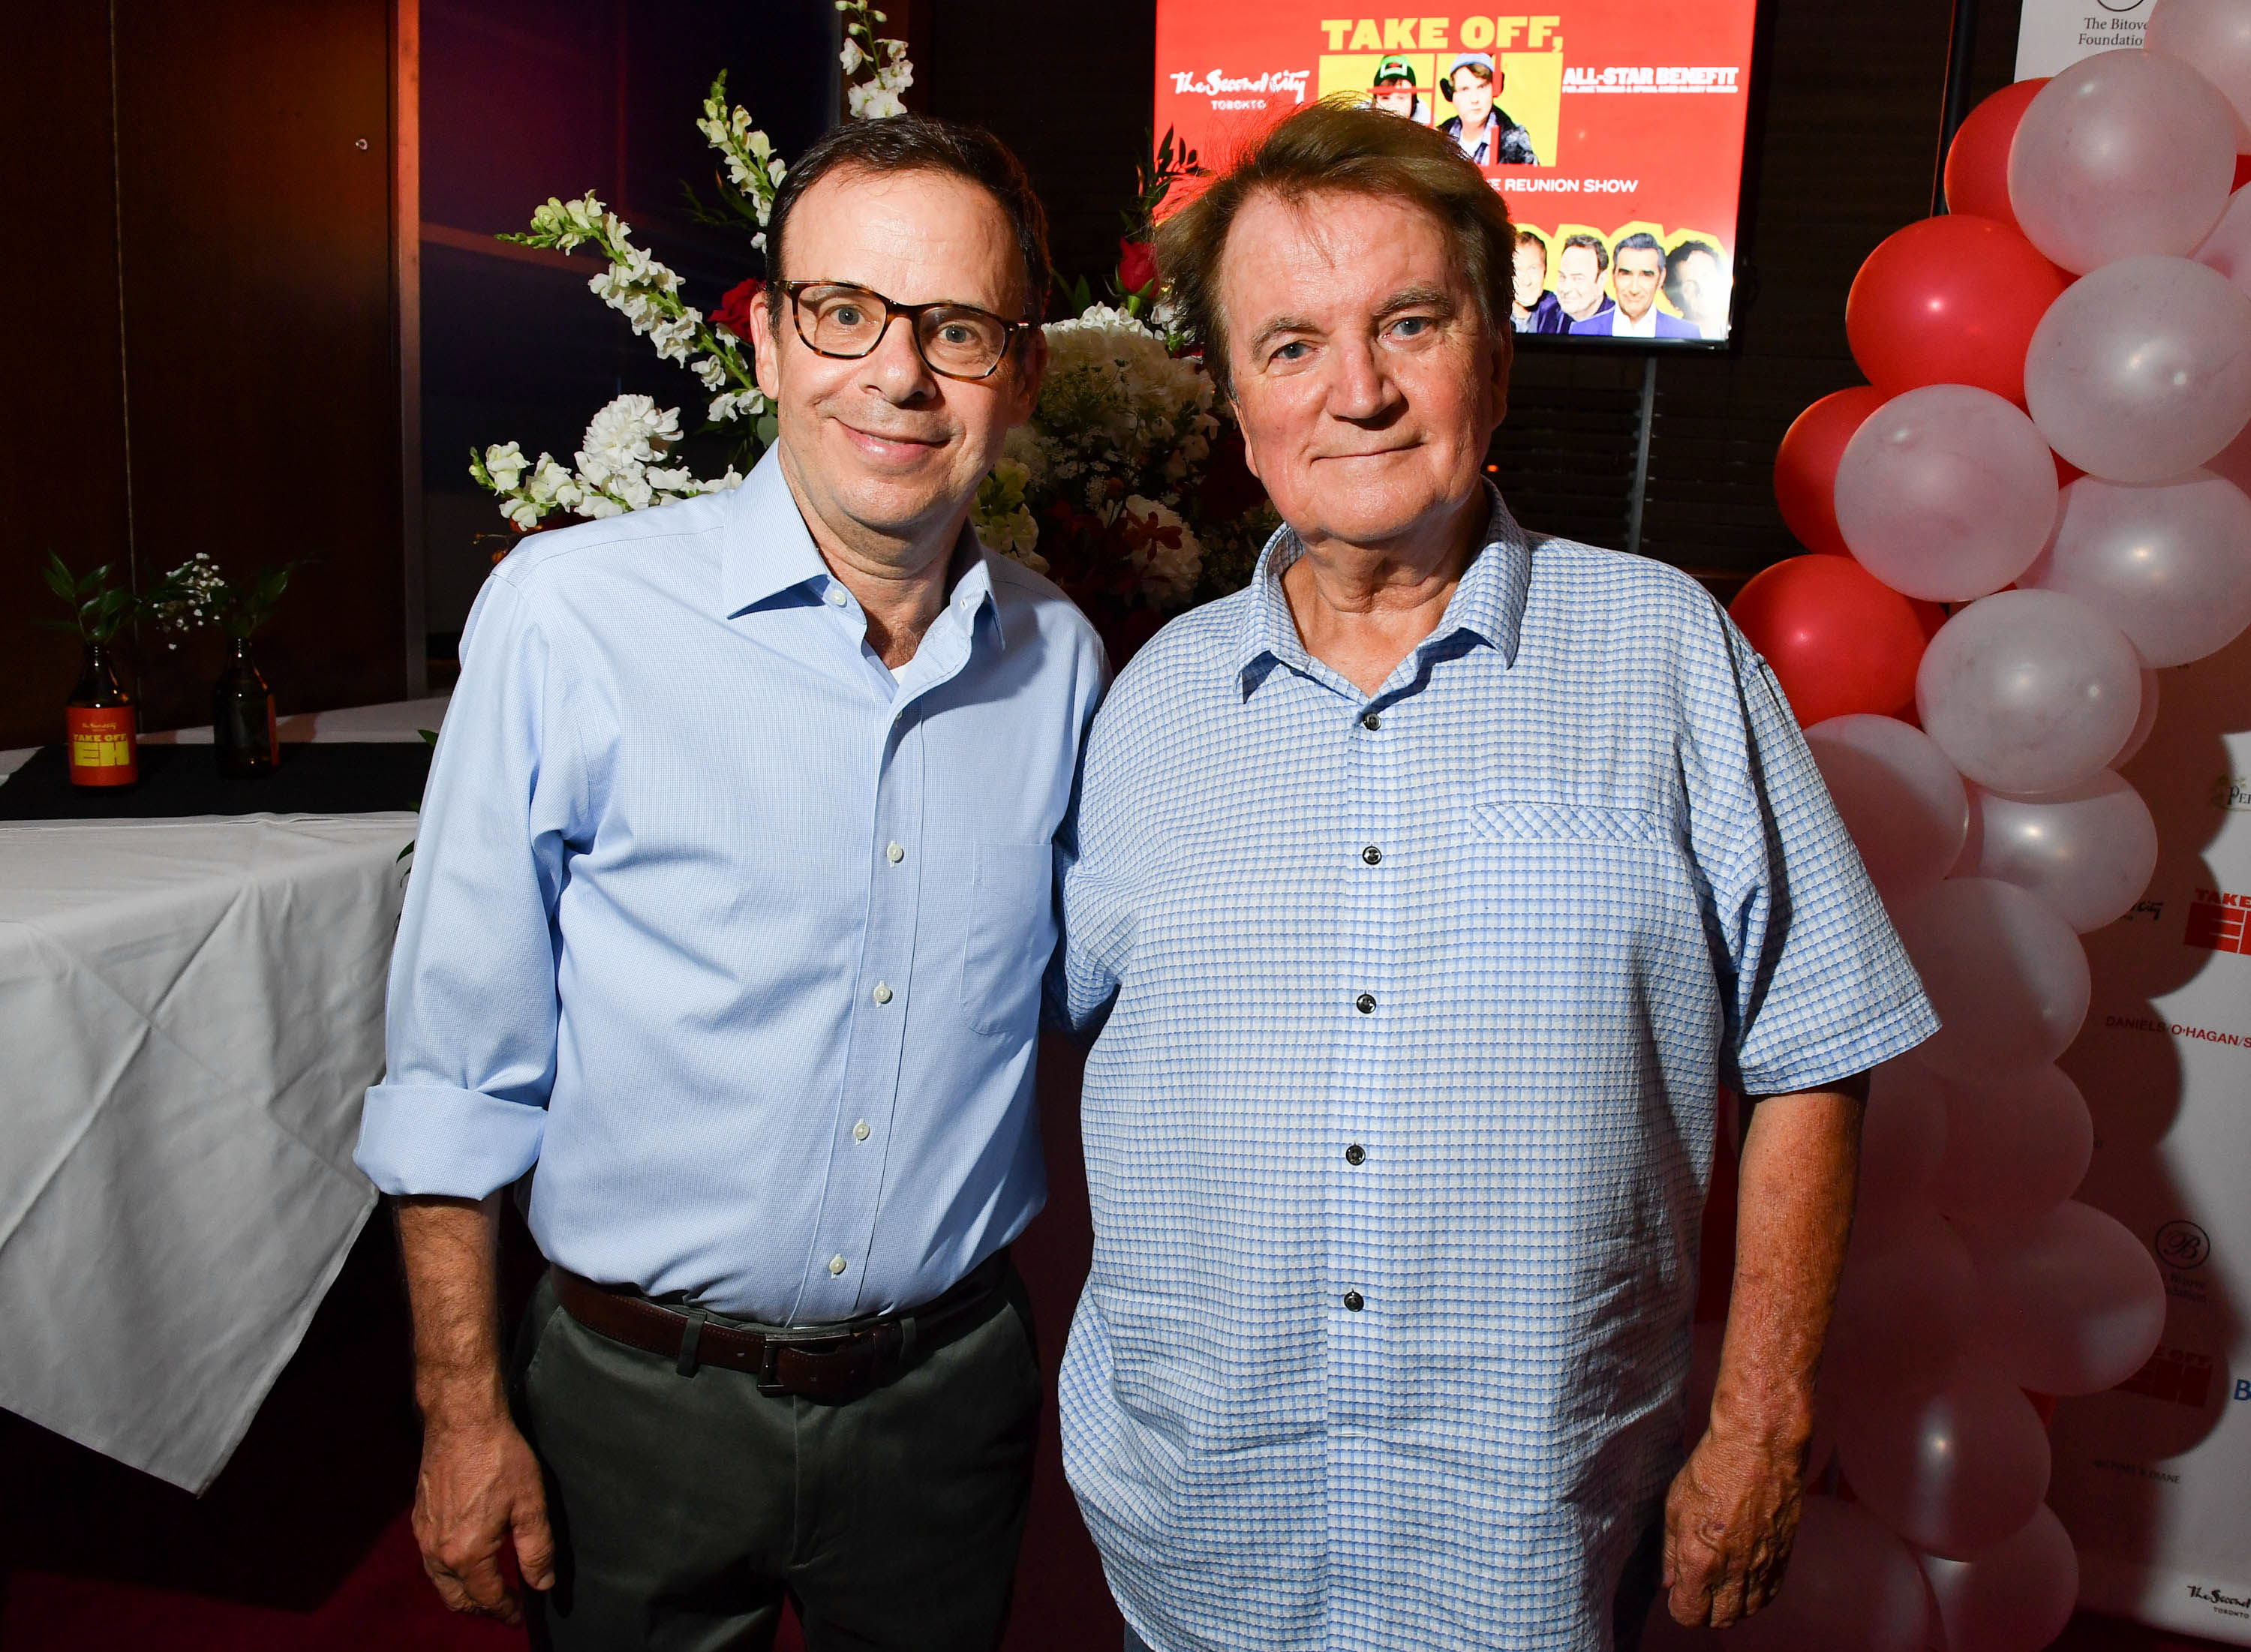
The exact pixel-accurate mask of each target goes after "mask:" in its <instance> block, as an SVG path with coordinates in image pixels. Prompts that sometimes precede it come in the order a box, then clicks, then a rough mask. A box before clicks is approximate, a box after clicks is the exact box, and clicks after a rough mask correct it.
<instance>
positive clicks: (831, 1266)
mask: <svg viewBox="0 0 2251 1652" xmlns="http://www.w3.org/2000/svg"><path fill="white" fill-rule="evenodd" d="M828 1271H829V1272H830V1273H832V1274H841V1273H842V1272H843V1271H844V1259H843V1258H842V1256H831V1257H830V1258H829V1259H828Z"/></svg>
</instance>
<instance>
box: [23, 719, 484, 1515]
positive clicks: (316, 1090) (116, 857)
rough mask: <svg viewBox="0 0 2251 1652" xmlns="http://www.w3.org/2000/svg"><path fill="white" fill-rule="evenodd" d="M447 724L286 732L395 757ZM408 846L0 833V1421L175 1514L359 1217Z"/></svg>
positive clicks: (348, 825)
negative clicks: (167, 1490) (105, 1461)
mask: <svg viewBox="0 0 2251 1652" xmlns="http://www.w3.org/2000/svg"><path fill="white" fill-rule="evenodd" d="M443 707H444V702H442V701H437V702H419V703H416V702H410V703H408V704H405V705H402V706H394V707H384V708H362V709H360V710H357V711H355V712H352V713H349V714H334V713H331V714H322V715H321V716H320V717H318V718H311V719H304V720H298V719H292V720H290V723H292V724H294V725H295V726H294V728H291V727H290V726H289V724H285V730H287V734H289V735H294V737H296V738H300V739H306V738H309V739H315V740H322V739H325V740H336V739H343V740H350V741H366V740H371V739H385V738H390V739H399V740H410V741H411V740H415V739H417V738H419V736H418V735H417V734H416V733H415V730H416V729H418V728H429V727H433V726H434V725H435V723H436V722H437V720H438V716H439V715H442V712H443ZM204 737H205V738H206V739H207V738H208V734H207V733H206V734H205V736H204ZM160 738H161V737H160ZM178 738H179V739H181V740H182V741H183V742H190V741H192V739H193V735H192V733H189V734H186V735H183V736H178ZM8 755H13V754H8ZM0 764H4V768H0V772H5V771H12V769H13V768H14V767H15V766H17V765H16V764H12V763H4V758H0ZM414 830H415V817H414V816H413V814H412V813H411V812H383V813H371V814H357V815H341V814H339V815H304V814H300V815H276V814H260V815H246V816H240V817H235V818H218V817H204V818H197V819H145V820H102V821H38V822H21V823H15V824H9V825H4V826H0V1052H4V1054H0V1324H4V1325H5V1326H6V1327H7V1328H8V1329H7V1331H6V1333H5V1334H4V1335H0V1408H4V1409H6V1410H9V1411H13V1412H16V1413H17V1414H20V1415H22V1416H24V1417H26V1418H29V1419H30V1420H32V1421H34V1422H37V1423H38V1424H40V1425H41V1426H42V1427H47V1428H50V1429H52V1430H54V1431H55V1432H57V1433H59V1434H64V1435H66V1436H67V1437H69V1438H70V1439H73V1440H74V1441H79V1442H80V1444H83V1445H86V1446H88V1447H90V1448H93V1449H94V1450H97V1451H100V1452H102V1453H104V1454H106V1455H109V1456H113V1457H115V1458H118V1459H119V1460H121V1461H122V1462H128V1463H130V1464H132V1465H133V1466H134V1467H135V1468H137V1469H143V1470H145V1471H146V1472H148V1473H149V1474H153V1475H156V1476H160V1477H162V1478H163V1479H165V1480H168V1481H170V1482H172V1483H175V1484H177V1485H180V1486H183V1487H185V1488H186V1489H188V1490H192V1491H200V1490H203V1489H204V1487H206V1486H208V1485H209V1484H210V1483H211V1481H212V1479H214V1478H215V1477H216V1476H218V1471H219V1470H220V1469H222V1468H223V1467H224V1466H225V1462H226V1460H227V1457H228V1455H230V1454H231V1453H232V1450H233V1448H234V1447H235V1446H236V1444H237V1443H238V1442H239V1441H240V1440H241V1437H242V1435H243V1433H244V1432H245V1430H246V1429H247V1428H248V1427H249V1425H250V1420H251V1419H252V1417H253V1415H254V1414H256V1412H257V1409H258V1407H259V1405H260V1402H261V1401H262V1400H264V1398H265V1396H266V1393H267V1389H268V1388H269V1387H270V1386H272V1384H273V1381H274V1378H275V1377H276V1376H277V1375H278V1374H279V1372H281V1367H282V1366H283V1365H285V1364H286V1363H287V1361H288V1358H289V1357H290V1355H291V1354H292V1353H293V1352H294V1351H295V1349H296V1347H297V1344H298V1343H299V1341H300V1340H301V1338H302V1337H303V1334H304V1331H305V1327H306V1325H307V1324H308V1323H309V1321H310V1320H311V1318H312V1315H313V1312H314V1310H315V1308H316V1307H317V1306H318V1305H319V1303H320V1301H321V1298H322V1296H323V1294H324V1293H325V1292H326V1290H327V1289H328V1287H329V1282H331V1281H332V1280H333V1279H334V1277H335V1276H336V1270H337V1269H338V1268H340V1267H342V1265H343V1261H344V1257H345V1255H346V1254H347V1253H348V1252H349V1250H350V1247H351V1243H352V1241H353V1240H354V1238H355V1237H357V1234H358V1233H359V1230H360V1228H361V1227H362V1225H363V1224H364V1222H365V1221H366V1220H367V1217H368V1213H369V1212H370V1211H371V1209H372V1208H373V1207H374V1204H375V1192H374V1189H373V1188H372V1187H371V1186H370V1185H369V1184H368V1182H367V1180H366V1179H365V1178H364V1177H363V1176H361V1175H360V1174H359V1172H357V1170H356V1169H355V1168H354V1167H353V1165H352V1163H351V1151H352V1147H353V1144H354V1143H355V1141H356V1140H357V1136H358V1130H359V1114H360V1106H361V1102H362V1098H363V1096H364V1093H365V1090H366V1087H367V1086H368V1085H369V1084H370V1083H372V1082H375V1081H376V1080H377V1078H379V1077H380V1076H381V1075H382V1071H383V996H384V977H385V974H386V972H387V970H388V966H389V961H390V953H391V937H392V935H393V933H394V932H395V930H396V929H397V926H398V909H399V902H400V899H401V896H402V894H403V892H404V888H405V876H406V868H405V867H404V866H402V865H401V864H400V863H399V861H398V853H399V851H400V849H401V848H403V847H405V845H406V844H407V843H408V842H409V841H410V840H412V837H413V835H414Z"/></svg>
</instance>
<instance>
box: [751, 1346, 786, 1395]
mask: <svg viewBox="0 0 2251 1652" xmlns="http://www.w3.org/2000/svg"><path fill="white" fill-rule="evenodd" d="M780 1358H781V1342H780V1339H779V1337H767V1336H763V1335H762V1336H760V1337H759V1338H758V1392H759V1393H762V1394H764V1395H765V1397H766V1398H767V1399H769V1400H786V1399H788V1398H789V1397H790V1396H791V1393H792V1392H793V1391H792V1390H791V1389H790V1388H788V1387H787V1386H785V1385H784V1384H782V1383H779V1382H777V1381H775V1380H774V1370H775V1366H776V1365H777V1364H778V1363H779V1360H780Z"/></svg>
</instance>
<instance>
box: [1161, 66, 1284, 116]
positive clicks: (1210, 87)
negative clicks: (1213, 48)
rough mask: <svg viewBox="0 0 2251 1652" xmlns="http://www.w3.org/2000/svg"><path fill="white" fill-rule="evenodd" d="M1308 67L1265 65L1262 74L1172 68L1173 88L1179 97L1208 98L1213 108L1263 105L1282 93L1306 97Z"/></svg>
mask: <svg viewBox="0 0 2251 1652" xmlns="http://www.w3.org/2000/svg"><path fill="white" fill-rule="evenodd" d="M1312 79H1313V71H1312V70H1311V69H1268V70H1266V71H1265V72H1264V73H1261V74H1229V73H1227V71H1226V70H1224V69H1212V70H1209V71H1207V72H1206V73H1203V74H1201V75H1199V74H1197V73H1195V72H1194V71H1192V70H1183V69H1174V71H1173V72H1172V80H1173V91H1174V93H1175V94H1177V95H1179V96H1181V97H1195V98H1208V99H1209V100H1210V101H1211V107H1213V108H1215V109H1263V108H1264V107H1267V104H1268V102H1269V101H1270V100H1275V99H1279V98H1281V97H1283V96H1285V94H1286V95H1287V96H1288V98H1289V100H1290V101H1291V102H1292V103H1303V102H1304V101H1305V100H1306V83H1307V82H1309V81H1310V80H1312Z"/></svg>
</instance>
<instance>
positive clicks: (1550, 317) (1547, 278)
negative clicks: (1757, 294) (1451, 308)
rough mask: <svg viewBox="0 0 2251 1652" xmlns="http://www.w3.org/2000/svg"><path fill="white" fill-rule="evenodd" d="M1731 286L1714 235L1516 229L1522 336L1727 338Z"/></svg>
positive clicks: (1633, 228)
mask: <svg viewBox="0 0 2251 1652" xmlns="http://www.w3.org/2000/svg"><path fill="white" fill-rule="evenodd" d="M1732 285H1733V281H1732V277H1731V276H1730V274H1729V270H1728V258H1727V255H1726V254H1725V253H1724V252H1721V248H1720V244H1719V240H1718V238H1717V237H1715V236H1709V235H1699V234H1696V233H1694V232H1691V231H1679V232H1675V233H1673V235H1671V236H1669V237H1667V236H1664V235H1662V234H1661V233H1660V232H1659V230H1658V228H1657V226H1656V225H1645V224H1635V225H1627V226H1626V227H1625V228H1624V229H1622V230H1617V231H1614V232H1611V233H1610V234H1609V235H1607V236H1605V235H1602V234H1598V233H1597V232H1595V231H1594V230H1593V229H1591V228H1589V227H1587V226H1584V225H1562V226H1561V227H1559V228H1556V229H1552V230H1542V229H1537V228H1534V227H1533V226H1530V225H1524V224H1519V225H1517V229H1516V292H1515V299H1516V302H1515V306H1514V308H1513V312H1512V317H1513V320H1514V321H1515V323H1516V330H1517V331H1518V332H1520V333H1569V334H1570V335H1572V336H1574V337H1578V338H1583V337H1590V336H1592V337H1599V338H1671V339H1692V338H1693V339H1724V338H1726V337H1727V335H1728V298H1729V296H1730V290H1731V287H1732Z"/></svg>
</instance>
